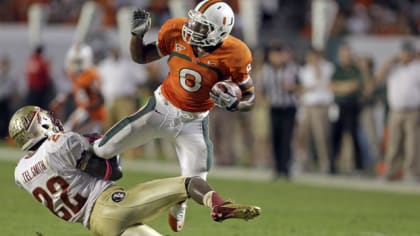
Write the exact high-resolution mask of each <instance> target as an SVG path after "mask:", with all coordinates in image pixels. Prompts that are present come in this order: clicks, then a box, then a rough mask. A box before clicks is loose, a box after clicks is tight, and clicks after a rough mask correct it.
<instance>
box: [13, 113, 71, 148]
mask: <svg viewBox="0 0 420 236" xmlns="http://www.w3.org/2000/svg"><path fill="white" fill-rule="evenodd" d="M60 131H63V126H62V124H61V121H60V120H58V119H56V118H55V117H54V115H53V114H52V113H51V112H48V111H46V110H44V109H42V108H40V107H37V106H25V107H22V108H20V109H19V110H17V111H16V112H15V114H13V116H12V118H11V119H10V122H9V135H10V137H11V138H12V139H13V140H14V141H15V142H16V144H17V145H18V146H20V147H22V150H24V151H27V150H29V149H31V148H32V147H33V146H35V145H36V144H37V143H38V142H40V141H41V140H43V139H44V138H47V137H49V136H51V135H53V134H56V133H58V132H60Z"/></svg>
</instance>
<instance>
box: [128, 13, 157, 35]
mask: <svg viewBox="0 0 420 236" xmlns="http://www.w3.org/2000/svg"><path fill="white" fill-rule="evenodd" d="M151 23H152V20H151V18H150V13H149V12H147V11H145V10H142V9H137V10H135V11H134V12H133V17H132V19H131V34H132V35H133V36H137V37H143V36H144V34H145V33H146V32H147V31H149V29H150V25H151Z"/></svg>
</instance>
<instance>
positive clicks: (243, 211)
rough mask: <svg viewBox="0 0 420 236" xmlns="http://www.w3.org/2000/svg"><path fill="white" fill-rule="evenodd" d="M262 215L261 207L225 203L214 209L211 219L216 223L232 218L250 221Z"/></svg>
mask: <svg viewBox="0 0 420 236" xmlns="http://www.w3.org/2000/svg"><path fill="white" fill-rule="evenodd" d="M260 214H261V208H260V207H257V206H251V205H242V204H235V203H232V202H225V203H223V204H222V205H218V206H215V207H213V209H212V212H211V217H212V218H213V220H214V221H217V222H222V221H224V220H226V219H231V218H232V219H233V218H236V219H244V220H250V219H253V218H255V217H257V216H259V215H260Z"/></svg>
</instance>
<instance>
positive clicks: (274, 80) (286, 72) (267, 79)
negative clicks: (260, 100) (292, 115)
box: [260, 63, 299, 107]
mask: <svg viewBox="0 0 420 236" xmlns="http://www.w3.org/2000/svg"><path fill="white" fill-rule="evenodd" d="M298 73H299V66H298V65H297V64H295V63H288V64H287V65H285V66H283V67H274V66H272V65H270V64H268V63H266V64H264V65H263V68H262V71H261V80H260V88H261V89H262V91H263V93H264V95H265V96H266V97H267V98H268V99H269V101H270V103H271V106H272V107H295V106H296V105H297V94H296V92H294V91H287V90H286V88H285V86H286V85H297V84H298V83H299V82H298Z"/></svg>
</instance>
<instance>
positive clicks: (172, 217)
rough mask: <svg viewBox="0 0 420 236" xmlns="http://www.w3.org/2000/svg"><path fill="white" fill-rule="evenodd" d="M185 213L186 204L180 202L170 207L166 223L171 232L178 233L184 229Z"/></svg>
mask: <svg viewBox="0 0 420 236" xmlns="http://www.w3.org/2000/svg"><path fill="white" fill-rule="evenodd" d="M186 211H187V204H186V202H182V203H179V204H176V205H175V206H173V207H171V209H170V210H169V214H168V223H169V226H170V227H171V229H172V231H174V232H179V231H181V230H182V228H183V227H184V222H185V214H186Z"/></svg>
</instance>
